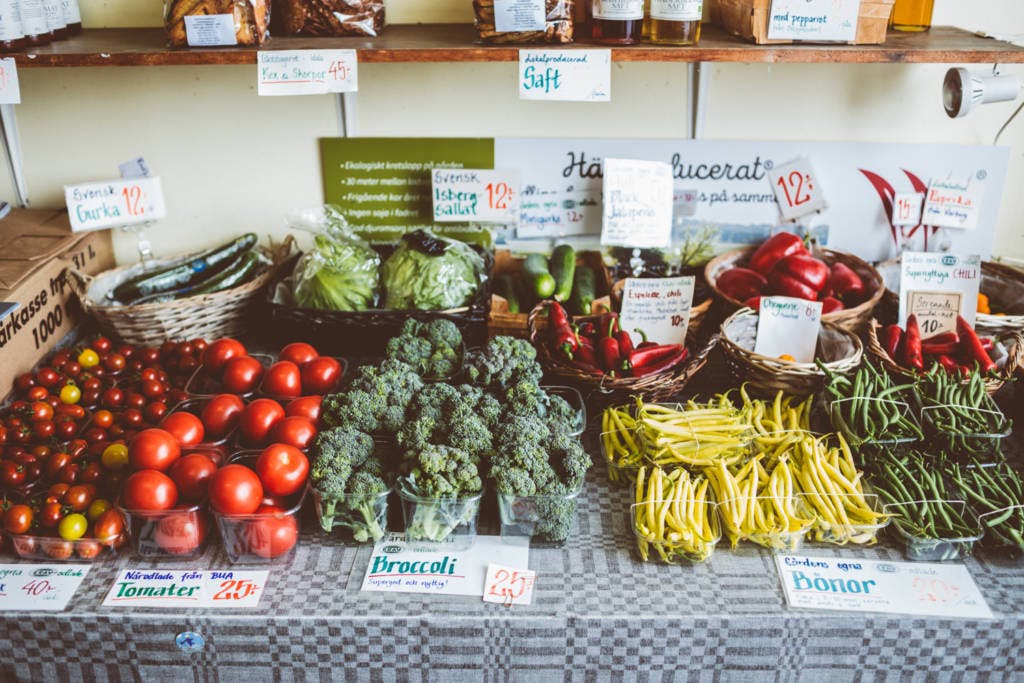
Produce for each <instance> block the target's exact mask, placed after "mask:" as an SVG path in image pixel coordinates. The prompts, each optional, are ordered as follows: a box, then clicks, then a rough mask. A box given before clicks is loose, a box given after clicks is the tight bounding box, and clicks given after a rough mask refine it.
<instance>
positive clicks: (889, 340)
mask: <svg viewBox="0 0 1024 683" xmlns="http://www.w3.org/2000/svg"><path fill="white" fill-rule="evenodd" d="M901 341H903V328H902V327H900V326H899V325H889V326H888V327H886V328H885V352H886V353H887V354H889V358H892V359H893V360H894V361H897V362H898V360H899V352H900V342H901Z"/></svg>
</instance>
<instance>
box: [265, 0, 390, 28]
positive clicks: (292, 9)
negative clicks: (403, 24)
mask: <svg viewBox="0 0 1024 683" xmlns="http://www.w3.org/2000/svg"><path fill="white" fill-rule="evenodd" d="M383 29H384V0H274V30H275V31H276V32H277V33H279V34H281V35H287V36H371V37H372V36H377V35H380V32H381V31H382V30H383Z"/></svg>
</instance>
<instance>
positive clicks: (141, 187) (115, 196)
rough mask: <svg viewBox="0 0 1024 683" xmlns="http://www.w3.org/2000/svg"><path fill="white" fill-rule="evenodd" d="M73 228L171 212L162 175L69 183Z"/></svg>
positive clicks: (150, 218) (135, 222) (144, 219)
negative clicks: (162, 183) (161, 178)
mask: <svg viewBox="0 0 1024 683" xmlns="http://www.w3.org/2000/svg"><path fill="white" fill-rule="evenodd" d="M64 200H65V201H66V202H67V206H68V218H69V219H70V220H71V230H72V232H84V231H87V230H102V229H104V228H118V227H121V226H124V225H138V224H139V223H148V222H150V221H155V220H156V219H158V218H163V217H165V216H166V215H167V207H166V206H164V191H163V186H162V185H161V184H160V178H159V177H158V176H157V177H153V178H126V179H120V180H110V181H107V182H100V183H85V184H83V185H65V186H64Z"/></svg>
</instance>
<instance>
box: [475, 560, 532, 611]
mask: <svg viewBox="0 0 1024 683" xmlns="http://www.w3.org/2000/svg"><path fill="white" fill-rule="evenodd" d="M536 581H537V572H534V571H530V570H529V569H513V568H511V567H504V566H502V565H500V564H489V565H487V577H486V578H485V579H484V602H496V603H499V604H502V605H529V604H530V603H531V602H533V585H534V583H535V582H536Z"/></svg>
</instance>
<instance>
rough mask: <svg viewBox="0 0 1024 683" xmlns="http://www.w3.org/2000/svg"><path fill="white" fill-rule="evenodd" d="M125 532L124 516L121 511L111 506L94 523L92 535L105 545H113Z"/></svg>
mask: <svg viewBox="0 0 1024 683" xmlns="http://www.w3.org/2000/svg"><path fill="white" fill-rule="evenodd" d="M123 534H124V517H122V516H121V511H120V510H117V509H114V508H111V509H109V510H107V511H106V512H104V513H103V514H101V515H100V516H99V517H97V518H96V521H95V522H93V523H92V535H93V538H95V539H96V540H97V541H99V542H100V543H102V544H103V545H113V544H114V543H115V542H116V541H118V540H120V539H121V538H122V536H123Z"/></svg>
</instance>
